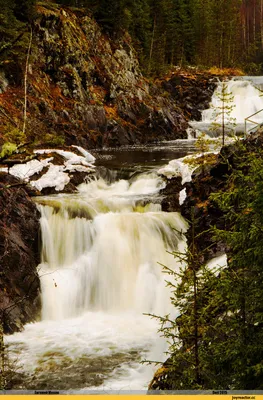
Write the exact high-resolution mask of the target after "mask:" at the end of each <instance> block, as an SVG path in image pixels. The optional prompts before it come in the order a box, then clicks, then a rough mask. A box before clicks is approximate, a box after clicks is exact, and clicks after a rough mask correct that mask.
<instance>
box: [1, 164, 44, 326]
mask: <svg viewBox="0 0 263 400" xmlns="http://www.w3.org/2000/svg"><path fill="white" fill-rule="evenodd" d="M28 192H29V193H30V194H32V189H29V188H27V186H26V185H25V184H24V183H23V182H22V181H20V180H19V179H17V178H15V177H13V176H11V175H9V174H7V173H5V172H0V216H1V218H0V243H1V244H0V260H1V262H0V311H1V313H2V315H3V325H4V332H6V333H12V332H14V331H18V330H20V329H21V328H22V327H23V325H24V324H25V323H27V322H30V321H33V320H35V319H36V318H37V317H38V316H39V312H40V298H39V287H40V282H39V277H38V274H37V265H38V264H39V261H40V259H39V232H40V226H39V218H40V215H39V212H38V210H37V208H36V205H35V204H34V202H33V201H32V200H31V199H30V197H29V194H28Z"/></svg>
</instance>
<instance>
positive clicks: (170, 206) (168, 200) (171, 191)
mask: <svg viewBox="0 0 263 400" xmlns="http://www.w3.org/2000/svg"><path fill="white" fill-rule="evenodd" d="M182 188H183V187H182V178H181V177H176V178H172V179H169V180H167V184H166V187H165V188H164V189H162V190H161V191H160V195H161V196H163V199H162V201H161V206H162V210H163V211H166V212H175V211H178V212H179V211H180V204H179V195H180V191H181V190H182Z"/></svg>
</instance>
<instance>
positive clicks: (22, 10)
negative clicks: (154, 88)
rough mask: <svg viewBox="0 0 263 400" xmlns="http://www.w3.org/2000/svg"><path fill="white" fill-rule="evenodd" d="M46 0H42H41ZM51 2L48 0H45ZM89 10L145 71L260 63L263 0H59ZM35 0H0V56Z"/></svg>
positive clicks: (255, 68) (254, 67)
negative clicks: (129, 44)
mask: <svg viewBox="0 0 263 400" xmlns="http://www.w3.org/2000/svg"><path fill="white" fill-rule="evenodd" d="M44 2H45V1H44ZM46 2H47V3H50V1H46ZM57 2H58V3H59V4H61V5H64V6H71V7H79V8H84V9H86V10H87V12H92V14H93V15H94V16H95V18H96V20H97V21H98V23H99V24H100V25H101V26H102V27H103V29H104V30H105V31H106V32H108V33H109V34H110V35H112V36H114V37H118V36H121V35H122V34H123V32H124V30H127V31H128V32H129V33H130V35H131V36H132V38H133V41H134V45H135V47H136V50H137V52H138V55H139V58H140V61H141V65H142V67H143V69H144V71H145V73H163V72H165V70H166V69H167V68H168V67H169V66H171V65H179V66H185V65H189V64H190V65H198V66H203V67H211V66H216V67H219V68H224V67H243V68H244V69H246V70H247V71H248V72H251V73H253V72H260V71H261V63H262V64H263V0H157V1H156V0H111V1H108V0H58V1H57ZM35 3H36V1H35V0H20V1H19V0H0V55H1V49H2V51H3V46H6V45H7V43H8V42H11V43H12V41H14V40H16V39H17V37H18V36H19V34H20V33H21V30H22V29H23V28H24V27H25V24H28V22H30V20H31V19H32V18H33V17H34V5H35Z"/></svg>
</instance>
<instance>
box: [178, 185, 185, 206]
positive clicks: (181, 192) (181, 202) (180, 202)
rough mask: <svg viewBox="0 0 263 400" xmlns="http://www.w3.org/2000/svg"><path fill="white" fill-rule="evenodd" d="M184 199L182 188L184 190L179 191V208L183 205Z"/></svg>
mask: <svg viewBox="0 0 263 400" xmlns="http://www.w3.org/2000/svg"><path fill="white" fill-rule="evenodd" d="M186 197H187V194H186V188H184V189H183V190H181V191H180V193H179V204H180V206H181V205H182V204H184V201H185V199H186Z"/></svg>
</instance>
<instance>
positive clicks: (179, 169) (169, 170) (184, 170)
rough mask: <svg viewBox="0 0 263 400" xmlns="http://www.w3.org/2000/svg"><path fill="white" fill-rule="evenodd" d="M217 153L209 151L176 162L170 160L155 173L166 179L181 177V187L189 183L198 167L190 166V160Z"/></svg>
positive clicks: (216, 152)
mask: <svg viewBox="0 0 263 400" xmlns="http://www.w3.org/2000/svg"><path fill="white" fill-rule="evenodd" d="M218 153H219V151H209V152H206V153H202V154H200V153H198V154H191V155H188V156H185V157H182V158H178V159H176V160H172V161H170V162H169V164H168V165H166V166H165V167H163V168H160V169H159V170H158V171H157V173H158V174H159V175H164V176H166V178H168V179H171V178H174V177H177V176H181V177H182V185H183V184H184V183H186V182H191V180H192V173H193V172H194V171H195V170H196V168H197V167H198V165H196V166H194V165H191V164H190V163H189V162H190V161H191V160H194V159H197V158H200V157H203V156H206V155H208V154H218Z"/></svg>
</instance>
